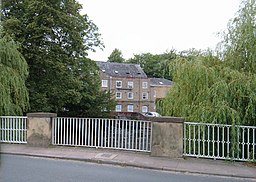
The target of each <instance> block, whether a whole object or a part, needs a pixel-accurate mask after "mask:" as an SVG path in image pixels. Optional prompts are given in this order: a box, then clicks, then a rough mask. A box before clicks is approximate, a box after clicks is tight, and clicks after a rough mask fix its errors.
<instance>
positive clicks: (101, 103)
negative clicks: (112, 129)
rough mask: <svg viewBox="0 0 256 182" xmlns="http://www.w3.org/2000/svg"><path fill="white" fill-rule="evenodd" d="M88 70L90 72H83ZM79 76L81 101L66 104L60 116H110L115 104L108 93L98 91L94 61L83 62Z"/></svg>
mask: <svg viewBox="0 0 256 182" xmlns="http://www.w3.org/2000/svg"><path fill="white" fill-rule="evenodd" d="M82 59H85V58H82ZM81 62H82V61H81ZM89 69H90V70H91V71H87V72H86V71H84V70H89ZM79 75H80V79H81V81H82V86H81V88H80V89H81V90H80V93H81V100H80V102H79V103H67V104H66V105H65V106H64V110H63V111H62V112H61V113H60V115H63V116H75V117H108V116H110V112H111V111H112V110H113V109H114V107H115V105H116V104H115V101H114V100H113V99H112V95H111V94H110V92H105V91H101V89H100V83H101V81H100V78H99V76H98V75H99V68H98V66H97V64H96V63H95V61H92V60H87V61H83V62H82V64H81V65H80V73H79Z"/></svg>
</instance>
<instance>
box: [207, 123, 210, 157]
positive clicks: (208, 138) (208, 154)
mask: <svg viewBox="0 0 256 182" xmlns="http://www.w3.org/2000/svg"><path fill="white" fill-rule="evenodd" d="M207 130H208V132H207V149H208V151H207V156H208V157H210V125H207Z"/></svg>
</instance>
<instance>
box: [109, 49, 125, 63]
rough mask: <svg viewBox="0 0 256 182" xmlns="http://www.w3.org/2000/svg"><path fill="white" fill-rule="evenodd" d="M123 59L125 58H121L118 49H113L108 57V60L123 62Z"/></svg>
mask: <svg viewBox="0 0 256 182" xmlns="http://www.w3.org/2000/svg"><path fill="white" fill-rule="evenodd" d="M124 61H125V59H124V58H123V55H122V52H121V51H120V50H119V49H114V50H113V52H112V53H111V54H110V56H109V57H108V62H115V63H123V62H124Z"/></svg>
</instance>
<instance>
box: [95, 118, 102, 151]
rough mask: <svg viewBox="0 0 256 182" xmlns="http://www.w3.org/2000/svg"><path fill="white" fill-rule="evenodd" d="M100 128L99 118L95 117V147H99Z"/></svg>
mask: <svg viewBox="0 0 256 182" xmlns="http://www.w3.org/2000/svg"><path fill="white" fill-rule="evenodd" d="M100 128H101V123H100V119H97V135H96V136H98V138H97V140H96V141H97V143H96V145H95V146H96V147H99V146H100Z"/></svg>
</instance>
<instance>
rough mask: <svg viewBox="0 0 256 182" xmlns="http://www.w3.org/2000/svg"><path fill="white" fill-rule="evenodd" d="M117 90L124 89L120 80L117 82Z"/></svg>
mask: <svg viewBox="0 0 256 182" xmlns="http://www.w3.org/2000/svg"><path fill="white" fill-rule="evenodd" d="M119 84H120V85H119ZM116 88H122V81H120V80H117V81H116Z"/></svg>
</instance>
